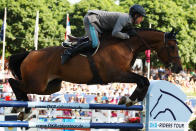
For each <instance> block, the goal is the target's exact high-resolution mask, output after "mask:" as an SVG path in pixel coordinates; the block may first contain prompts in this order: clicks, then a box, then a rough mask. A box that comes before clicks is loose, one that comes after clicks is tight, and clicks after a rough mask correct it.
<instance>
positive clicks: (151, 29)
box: [134, 28, 163, 32]
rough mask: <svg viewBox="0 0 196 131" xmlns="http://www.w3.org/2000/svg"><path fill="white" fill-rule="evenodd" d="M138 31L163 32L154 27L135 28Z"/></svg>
mask: <svg viewBox="0 0 196 131" xmlns="http://www.w3.org/2000/svg"><path fill="white" fill-rule="evenodd" d="M134 29H135V30H136V31H155V32H163V31H160V30H157V29H153V28H134Z"/></svg>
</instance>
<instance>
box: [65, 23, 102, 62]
mask: <svg viewBox="0 0 196 131" xmlns="http://www.w3.org/2000/svg"><path fill="white" fill-rule="evenodd" d="M84 25H85V30H86V34H87V36H88V37H89V41H87V42H83V43H81V44H77V45H76V46H74V47H69V48H67V49H66V50H65V51H64V54H63V55H62V58H61V64H64V63H66V62H67V61H68V60H69V59H70V58H71V57H72V56H74V55H76V54H77V53H78V52H81V51H85V50H87V49H89V47H90V46H91V47H93V48H96V47H97V46H98V45H99V38H98V32H97V30H96V29H95V27H94V26H93V25H92V24H91V23H89V22H88V24H86V23H85V24H84ZM91 44H92V45H91Z"/></svg>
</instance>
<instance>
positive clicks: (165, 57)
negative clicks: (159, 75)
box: [157, 29, 182, 73]
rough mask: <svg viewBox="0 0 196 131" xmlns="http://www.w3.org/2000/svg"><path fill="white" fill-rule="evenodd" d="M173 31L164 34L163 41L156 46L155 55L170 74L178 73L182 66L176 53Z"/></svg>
mask: <svg viewBox="0 0 196 131" xmlns="http://www.w3.org/2000/svg"><path fill="white" fill-rule="evenodd" d="M177 33H178V31H177V32H175V30H174V29H172V31H171V32H166V33H165V34H164V41H163V42H161V44H159V45H158V49H157V55H158V57H159V58H160V60H161V61H162V62H163V63H164V64H165V66H166V67H167V68H170V69H171V71H172V72H174V73H179V72H180V71H181V70H182V64H181V60H180V56H179V53H178V42H177V40H176V34H177Z"/></svg>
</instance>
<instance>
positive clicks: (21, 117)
mask: <svg viewBox="0 0 196 131" xmlns="http://www.w3.org/2000/svg"><path fill="white" fill-rule="evenodd" d="M17 119H18V120H21V121H23V120H24V112H20V113H19V115H18V118H17Z"/></svg>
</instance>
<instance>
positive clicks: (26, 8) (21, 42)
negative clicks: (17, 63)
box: [0, 0, 70, 53]
mask: <svg viewBox="0 0 196 131" xmlns="http://www.w3.org/2000/svg"><path fill="white" fill-rule="evenodd" d="M49 5H50V6H49ZM69 6H70V5H69V3H68V2H67V1H63V0H50V1H40V0H34V1H31V0H26V1H23V0H18V1H14V0H9V1H8V2H1V3H0V14H1V18H3V16H2V14H4V8H5V7H7V30H6V43H7V45H6V51H8V52H10V53H17V52H22V51H25V50H33V49H34V28H35V18H36V12H37V11H39V40H38V48H39V49H40V48H43V47H47V46H54V45H60V42H61V41H62V40H63V38H64V33H65V28H64V27H63V25H62V24H60V23H62V19H63V18H64V16H65V14H66V13H67V10H68V9H69ZM54 10H55V11H54ZM58 13H59V15H58ZM1 23H2V22H1Z"/></svg>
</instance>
